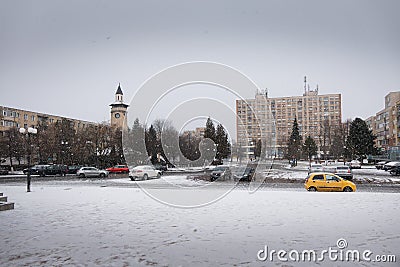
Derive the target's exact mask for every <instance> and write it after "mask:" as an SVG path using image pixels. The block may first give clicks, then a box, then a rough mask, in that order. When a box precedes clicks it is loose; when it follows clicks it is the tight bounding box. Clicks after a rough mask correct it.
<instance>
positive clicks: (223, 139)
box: [215, 124, 231, 159]
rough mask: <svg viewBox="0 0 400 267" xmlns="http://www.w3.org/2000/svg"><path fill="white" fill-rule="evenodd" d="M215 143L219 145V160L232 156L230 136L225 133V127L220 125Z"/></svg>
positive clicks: (217, 156)
mask: <svg viewBox="0 0 400 267" xmlns="http://www.w3.org/2000/svg"><path fill="white" fill-rule="evenodd" d="M215 143H216V145H217V155H216V158H217V159H224V158H227V157H228V156H229V155H230V154H231V144H230V143H229V141H228V135H227V134H226V132H225V129H224V126H222V124H219V125H218V126H217V132H216V134H215Z"/></svg>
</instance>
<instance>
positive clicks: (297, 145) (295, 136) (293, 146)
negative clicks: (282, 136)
mask: <svg viewBox="0 0 400 267" xmlns="http://www.w3.org/2000/svg"><path fill="white" fill-rule="evenodd" d="M287 146H288V155H287V156H288V159H289V160H290V159H291V160H294V161H295V162H296V161H297V159H299V157H300V149H301V136H300V132H299V125H298V123H297V118H294V122H293V126H292V133H291V134H290V137H289V140H288V144H287Z"/></svg>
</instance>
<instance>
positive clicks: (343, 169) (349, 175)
mask: <svg viewBox="0 0 400 267" xmlns="http://www.w3.org/2000/svg"><path fill="white" fill-rule="evenodd" d="M334 168H335V171H334V174H336V175H337V176H340V177H342V178H344V179H346V180H352V179H353V172H352V170H351V168H350V166H345V165H343V166H336V167H334Z"/></svg>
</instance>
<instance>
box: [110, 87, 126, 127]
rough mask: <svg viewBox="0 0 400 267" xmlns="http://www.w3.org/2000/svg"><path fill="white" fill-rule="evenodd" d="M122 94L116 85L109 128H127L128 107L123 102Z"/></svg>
mask: <svg viewBox="0 0 400 267" xmlns="http://www.w3.org/2000/svg"><path fill="white" fill-rule="evenodd" d="M123 96H124V94H123V93H122V89H121V84H118V89H117V92H115V102H114V103H112V104H110V106H111V127H115V128H121V129H122V127H127V125H126V124H127V119H126V115H127V109H128V107H129V105H127V104H125V103H124V101H123Z"/></svg>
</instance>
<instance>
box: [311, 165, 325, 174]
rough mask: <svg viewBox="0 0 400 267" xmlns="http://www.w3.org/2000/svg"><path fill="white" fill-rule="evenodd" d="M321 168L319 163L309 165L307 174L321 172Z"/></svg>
mask: <svg viewBox="0 0 400 267" xmlns="http://www.w3.org/2000/svg"><path fill="white" fill-rule="evenodd" d="M323 168H324V167H323V166H322V164H319V163H311V165H310V167H308V173H309V174H310V173H312V172H321V171H323Z"/></svg>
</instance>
